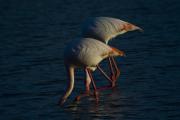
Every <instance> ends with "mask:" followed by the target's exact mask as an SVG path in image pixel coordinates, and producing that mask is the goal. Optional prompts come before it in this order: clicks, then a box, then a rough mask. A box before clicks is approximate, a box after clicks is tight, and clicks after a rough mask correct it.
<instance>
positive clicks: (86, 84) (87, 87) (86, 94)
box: [75, 68, 92, 101]
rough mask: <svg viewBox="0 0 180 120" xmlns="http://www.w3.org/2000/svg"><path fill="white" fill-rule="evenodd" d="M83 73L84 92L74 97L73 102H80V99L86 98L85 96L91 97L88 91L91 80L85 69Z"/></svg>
mask: <svg viewBox="0 0 180 120" xmlns="http://www.w3.org/2000/svg"><path fill="white" fill-rule="evenodd" d="M84 72H85V74H86V78H85V89H86V90H85V92H84V93H81V94H80V95H78V96H76V98H75V101H80V99H81V98H83V97H86V96H92V94H91V91H90V84H91V78H90V76H89V73H88V71H87V69H86V68H85V69H84Z"/></svg>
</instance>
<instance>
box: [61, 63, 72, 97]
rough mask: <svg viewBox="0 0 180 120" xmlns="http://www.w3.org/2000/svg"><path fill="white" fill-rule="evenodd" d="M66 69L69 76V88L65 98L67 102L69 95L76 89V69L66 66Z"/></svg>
mask: <svg viewBox="0 0 180 120" xmlns="http://www.w3.org/2000/svg"><path fill="white" fill-rule="evenodd" d="M66 69H67V76H68V86H67V89H66V92H65V94H64V96H63V99H64V100H66V99H67V98H68V97H69V95H70V94H71V92H72V90H73V88H74V67H71V66H66Z"/></svg>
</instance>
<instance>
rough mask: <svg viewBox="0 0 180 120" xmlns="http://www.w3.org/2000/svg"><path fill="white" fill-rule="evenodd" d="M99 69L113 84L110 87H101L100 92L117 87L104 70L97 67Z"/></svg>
mask: <svg viewBox="0 0 180 120" xmlns="http://www.w3.org/2000/svg"><path fill="white" fill-rule="evenodd" d="M97 68H98V70H99V71H100V72H101V73H102V74H103V76H104V77H105V78H106V79H107V80H109V82H110V83H111V85H108V86H104V87H101V88H99V89H100V90H104V89H108V88H113V87H115V82H114V81H113V80H112V79H111V78H110V77H109V76H108V75H107V74H106V73H105V72H104V71H103V70H102V68H101V67H99V65H97Z"/></svg>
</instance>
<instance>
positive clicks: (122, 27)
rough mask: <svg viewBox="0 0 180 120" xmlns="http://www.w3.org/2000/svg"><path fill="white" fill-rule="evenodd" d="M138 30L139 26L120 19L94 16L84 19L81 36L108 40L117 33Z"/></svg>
mask: <svg viewBox="0 0 180 120" xmlns="http://www.w3.org/2000/svg"><path fill="white" fill-rule="evenodd" d="M134 30H140V31H142V29H141V28H139V27H137V26H135V25H133V24H131V23H128V22H125V21H123V20H120V19H116V18H110V17H95V18H90V19H88V20H86V21H85V22H84V24H83V27H82V36H83V37H91V38H95V39H97V40H100V41H103V42H105V43H106V44H107V43H108V41H109V40H110V39H112V38H114V37H116V36H117V35H120V34H123V33H126V32H128V31H134Z"/></svg>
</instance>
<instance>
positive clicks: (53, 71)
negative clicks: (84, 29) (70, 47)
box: [0, 0, 180, 120]
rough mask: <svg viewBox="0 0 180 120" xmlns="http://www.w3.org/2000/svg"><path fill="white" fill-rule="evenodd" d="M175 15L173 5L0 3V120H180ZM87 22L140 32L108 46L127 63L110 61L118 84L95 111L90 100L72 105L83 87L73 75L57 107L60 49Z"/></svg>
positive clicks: (178, 10) (162, 1)
mask: <svg viewBox="0 0 180 120" xmlns="http://www.w3.org/2000/svg"><path fill="white" fill-rule="evenodd" d="M179 14H180V1H179V0H149V1H147V0H129V1H127V0H111V1H105V0H94V1H93V0H82V1H81V0H76V1H74V2H73V1H71V0H66V1H65V0H64V1H62V0H51V1H50V0H49V1H48V0H41V1H27V0H26V1H23V0H19V1H13V0H1V1H0V56H1V57H0V119H1V120H60V119H70V120H71V119H83V120H84V119H94V120H101V119H107V120H109V119H118V120H180V95H179V93H180V75H179V71H180V62H179V58H180V42H179V40H180V37H179V33H180V29H179V28H180V24H179V20H180V15H179ZM93 16H110V17H115V18H120V19H122V20H125V21H129V22H132V23H134V24H136V25H138V26H140V27H142V28H143V29H144V33H139V32H131V33H127V34H125V35H123V36H119V37H117V38H116V39H114V40H113V41H112V42H111V45H113V46H115V47H118V48H119V49H122V50H124V51H125V52H126V55H127V57H126V58H123V59H122V58H119V59H117V61H119V62H118V63H119V66H120V67H121V73H122V74H121V76H120V78H119V79H118V86H117V88H116V89H115V90H113V91H111V90H109V91H102V92H101V93H100V102H99V104H98V105H97V104H95V101H94V99H93V98H85V99H83V100H82V101H81V102H80V103H77V104H74V103H72V100H73V99H74V97H75V96H76V95H77V94H78V93H80V92H81V91H82V90H83V89H84V87H83V80H82V71H78V73H77V74H76V81H75V82H76V84H75V90H74V91H73V94H72V96H71V97H70V98H69V99H68V101H67V104H66V106H65V107H59V106H58V105H57V102H58V100H59V97H60V96H61V95H62V94H63V92H64V89H65V86H66V81H67V79H66V74H65V68H64V65H63V54H62V53H63V49H64V46H65V44H66V43H67V42H69V41H70V40H72V39H74V38H76V37H79V36H80V34H81V32H80V27H81V23H82V22H83V20H84V19H86V18H88V17H93ZM105 63H106V62H103V63H102V64H101V65H105ZM95 74H98V73H95ZM95 78H96V80H97V83H99V84H100V85H101V84H105V79H104V78H103V77H101V76H100V75H96V76H95Z"/></svg>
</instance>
